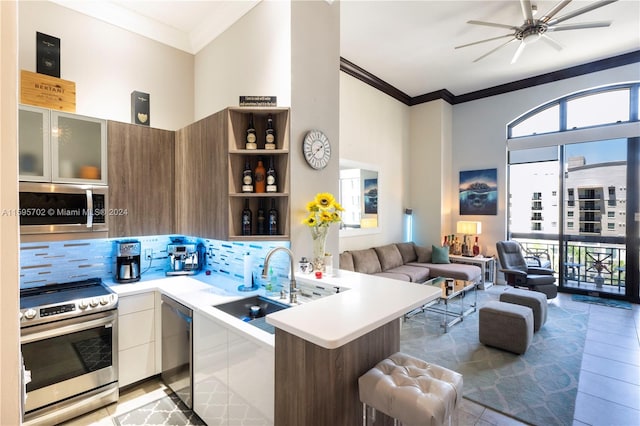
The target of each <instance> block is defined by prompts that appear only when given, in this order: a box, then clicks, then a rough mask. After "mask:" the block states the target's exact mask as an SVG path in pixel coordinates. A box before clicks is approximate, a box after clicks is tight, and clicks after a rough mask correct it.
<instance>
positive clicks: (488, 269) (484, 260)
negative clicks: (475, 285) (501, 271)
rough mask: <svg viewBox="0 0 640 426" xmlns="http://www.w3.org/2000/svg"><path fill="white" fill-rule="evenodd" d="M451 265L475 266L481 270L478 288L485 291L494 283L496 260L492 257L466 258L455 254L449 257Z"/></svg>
mask: <svg viewBox="0 0 640 426" xmlns="http://www.w3.org/2000/svg"><path fill="white" fill-rule="evenodd" d="M449 260H450V261H451V262H452V263H465V264H467V265H476V266H479V267H480V269H481V271H482V272H481V274H480V283H479V288H480V289H481V290H486V289H488V288H489V287H491V286H492V285H493V283H495V282H496V273H497V271H496V259H495V258H494V257H467V256H459V255H455V254H451V255H449Z"/></svg>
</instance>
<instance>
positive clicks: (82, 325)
mask: <svg viewBox="0 0 640 426" xmlns="http://www.w3.org/2000/svg"><path fill="white" fill-rule="evenodd" d="M116 319H117V317H115V316H108V317H104V318H99V319H95V320H91V321H86V322H79V323H77V324H71V325H65V326H62V327H56V328H52V329H48V330H43V331H37V332H35V333H33V334H25V335H23V336H22V337H21V338H20V343H21V344H27V343H32V342H36V341H38V340H44V339H49V338H51V337H58V336H62V335H65V334H71V333H75V332H78V331H84V330H89V329H92V328H96V327H100V326H104V327H113V324H114V323H115V321H116Z"/></svg>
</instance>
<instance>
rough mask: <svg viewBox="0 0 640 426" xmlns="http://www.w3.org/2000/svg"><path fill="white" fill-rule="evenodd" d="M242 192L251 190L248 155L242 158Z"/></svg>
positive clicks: (251, 174) (251, 171) (251, 172)
mask: <svg viewBox="0 0 640 426" xmlns="http://www.w3.org/2000/svg"><path fill="white" fill-rule="evenodd" d="M242 192H253V170H251V164H250V163H249V157H247V158H245V160H244V170H243V171H242Z"/></svg>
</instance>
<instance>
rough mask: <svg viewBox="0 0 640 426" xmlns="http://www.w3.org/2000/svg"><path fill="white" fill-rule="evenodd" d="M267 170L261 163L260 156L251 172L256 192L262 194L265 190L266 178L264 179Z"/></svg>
mask: <svg viewBox="0 0 640 426" xmlns="http://www.w3.org/2000/svg"><path fill="white" fill-rule="evenodd" d="M266 174H267V171H266V170H265V168H264V164H262V158H259V159H258V165H257V166H256V169H255V170H254V172H253V183H254V188H255V191H256V194H262V193H264V192H265V191H266V189H267V188H266V186H267V180H266Z"/></svg>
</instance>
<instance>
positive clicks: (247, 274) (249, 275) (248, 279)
mask: <svg viewBox="0 0 640 426" xmlns="http://www.w3.org/2000/svg"><path fill="white" fill-rule="evenodd" d="M252 267H253V259H252V257H251V253H249V252H247V253H246V254H245V255H244V286H245V288H251V287H253V272H252V270H251V269H252Z"/></svg>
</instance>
